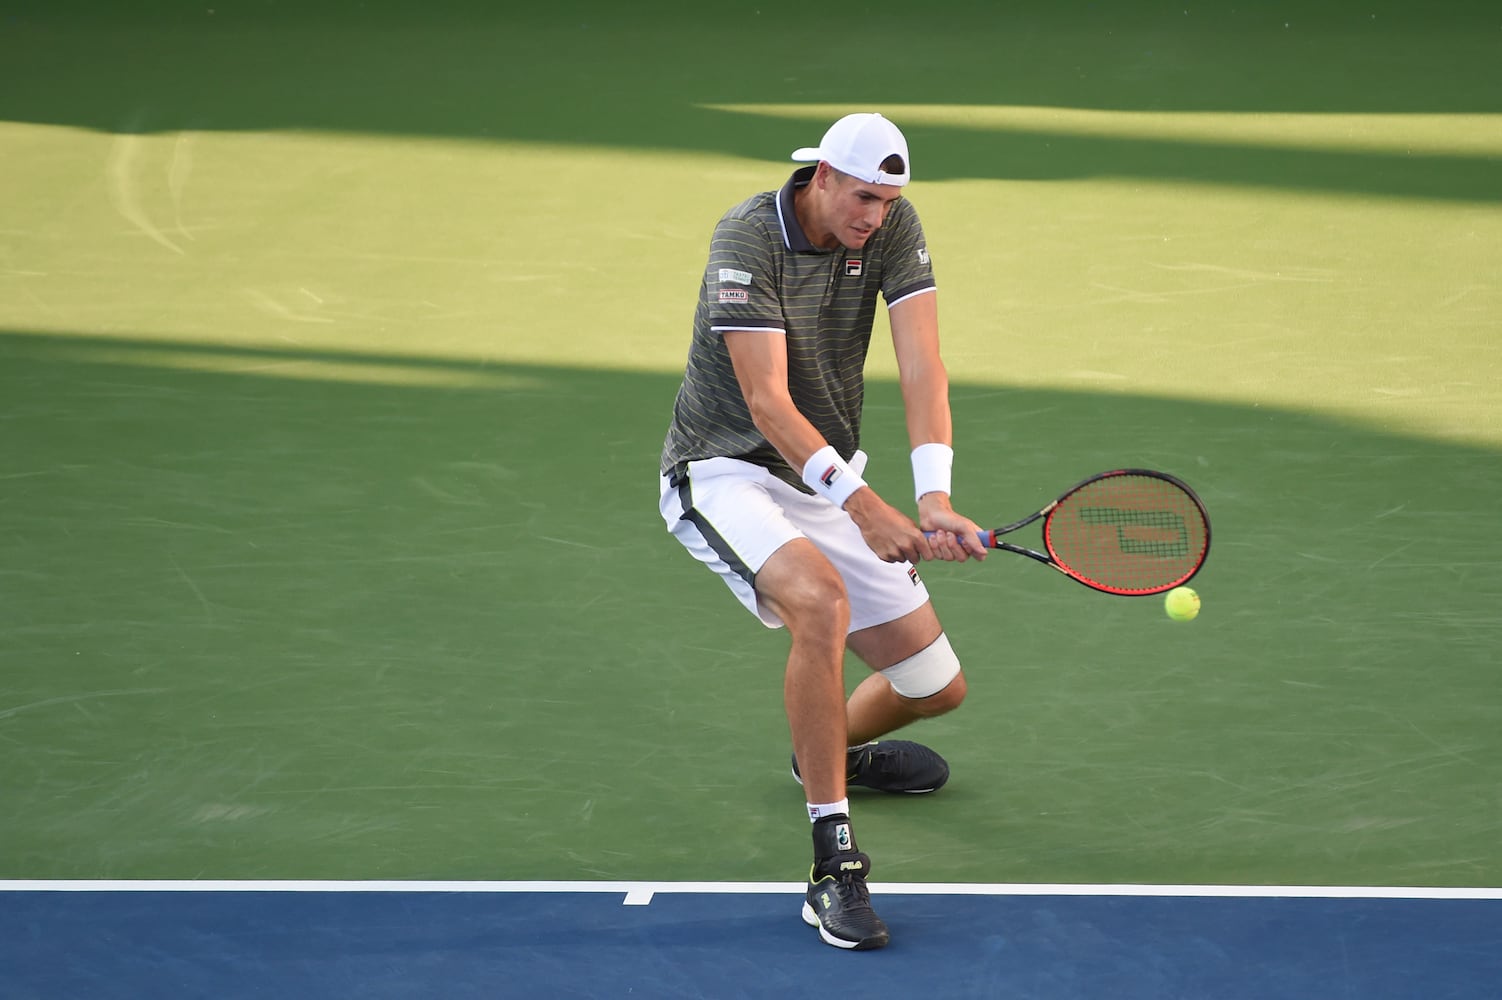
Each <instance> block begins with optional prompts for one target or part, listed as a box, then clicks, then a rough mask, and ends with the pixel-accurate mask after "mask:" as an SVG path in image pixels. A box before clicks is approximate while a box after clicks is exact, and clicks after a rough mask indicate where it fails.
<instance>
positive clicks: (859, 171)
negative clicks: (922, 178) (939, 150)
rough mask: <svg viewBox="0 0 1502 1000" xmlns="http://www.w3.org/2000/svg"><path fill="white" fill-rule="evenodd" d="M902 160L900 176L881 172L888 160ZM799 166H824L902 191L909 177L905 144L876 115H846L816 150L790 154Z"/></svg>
mask: <svg viewBox="0 0 1502 1000" xmlns="http://www.w3.org/2000/svg"><path fill="white" fill-rule="evenodd" d="M893 154H896V155H897V156H900V157H902V172H901V173H895V174H894V173H887V172H886V171H884V170H882V169H881V165H882V163H884V162H885V161H886V159H887V157H889V156H892V155H893ZM793 159H795V160H797V161H799V162H800V163H813V162H816V161H819V160H823V161H825V162H827V163H828V164H829V165H830V166H831V167H834V168H835V169H836V170H838V171H840V172H841V173H846V174H849V175H850V176H851V177H854V178H855V179H856V180H858V181H864V182H865V183H867V184H892V185H895V186H897V187H902V186H903V185H905V184H907V182H908V180H909V179H910V178H911V176H912V164H911V161H910V160H909V159H908V155H907V140H906V139H904V138H903V137H902V132H901V131H899V130H898V128H897V126H896V125H893V124H892V123H891V122H889V121H887V120H886V119H885V118H883V117H882V116H881V115H878V114H875V113H869V112H868V113H863V114H855V115H846V116H845V117H844V118H841V119H840V120H839V121H837V122H835V123H834V124H833V125H831V126H829V131H828V132H825V133H824V138H823V139H822V140H820V142H819V144H818V145H817V146H804V147H803V148H802V149H795V150H793Z"/></svg>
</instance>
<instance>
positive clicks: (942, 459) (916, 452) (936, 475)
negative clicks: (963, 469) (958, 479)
mask: <svg viewBox="0 0 1502 1000" xmlns="http://www.w3.org/2000/svg"><path fill="white" fill-rule="evenodd" d="M953 471H954V449H953V448H951V447H949V445H947V444H939V443H938V442H937V441H932V442H930V443H928V444H920V445H919V446H918V447H916V448H914V449H913V491H914V492H915V493H916V494H917V497H918V499H919V500H922V499H923V495H924V494H925V493H950V492H952V491H951V489H950V487H951V486H952V485H953Z"/></svg>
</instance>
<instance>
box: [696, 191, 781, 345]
mask: <svg viewBox="0 0 1502 1000" xmlns="http://www.w3.org/2000/svg"><path fill="white" fill-rule="evenodd" d="M703 296H704V306H705V309H706V312H707V315H708V316H709V327H710V329H711V330H716V331H718V330H768V331H779V330H783V329H784V322H783V318H782V296H781V294H780V292H779V290H778V274H777V260H776V256H775V255H774V253H773V244H772V234H770V233H768V232H767V231H766V230H765V228H764V227H763V226H762V225H760V224H758V223H757V222H756V221H754V220H751V219H745V218H740V217H738V216H735V215H727V216H726V217H725V218H723V219H721V220H720V223H719V225H717V226H715V231H714V238H713V239H712V240H711V241H710V245H709V263H708V265H707V266H706V268H705V272H704V291H703Z"/></svg>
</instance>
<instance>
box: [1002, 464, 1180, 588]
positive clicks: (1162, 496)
mask: <svg viewBox="0 0 1502 1000" xmlns="http://www.w3.org/2000/svg"><path fill="white" fill-rule="evenodd" d="M1039 518H1042V519H1043V547H1044V549H1045V551H1044V552H1037V551H1034V550H1033V549H1029V548H1026V547H1025V546H1022V545H1014V544H1012V543H1010V542H1006V541H1003V540H1002V538H1001V536H1002V535H1006V534H1009V533H1011V532H1013V531H1016V530H1017V529H1018V528H1023V527H1026V526H1027V525H1029V524H1032V523H1033V522H1034V521H1036V520H1038V519H1039ZM980 543H981V544H982V545H984V546H985V547H986V548H988V549H1001V550H1003V551H1006V552H1015V553H1017V554H1018V555H1023V556H1027V557H1028V558H1029V559H1036V560H1037V561H1038V562H1041V563H1046V564H1047V565H1049V566H1052V567H1053V568H1054V569H1056V570H1058V571H1059V572H1061V573H1063V574H1064V575H1065V576H1068V577H1071V578H1072V579H1075V580H1078V581H1079V582H1080V583H1083V584H1084V585H1085V586H1087V587H1093V588H1095V589H1096V590H1101V591H1104V592H1106V593H1107V594H1121V595H1126V596H1138V595H1143V594H1161V593H1163V592H1164V591H1167V590H1172V589H1173V588H1175V587H1177V586H1180V585H1181V584H1183V583H1185V582H1187V581H1188V580H1189V578H1190V577H1192V576H1194V574H1196V573H1198V572H1199V569H1200V567H1201V566H1203V565H1204V564H1205V556H1207V555H1209V553H1210V518H1209V516H1208V515H1206V514H1205V507H1204V504H1202V503H1200V499H1199V497H1197V496H1195V495H1194V491H1193V490H1191V489H1190V488H1189V487H1188V486H1187V485H1186V484H1184V483H1183V482H1182V481H1180V480H1179V479H1176V478H1175V477H1173V476H1170V475H1168V474H1167V473H1166V472H1152V471H1150V470H1147V469H1117V470H1115V471H1113V472H1102V473H1100V474H1099V475H1095V476H1091V477H1090V478H1089V479H1087V480H1085V481H1084V482H1082V483H1080V484H1078V485H1077V486H1074V487H1071V488H1070V489H1069V490H1067V491H1066V492H1065V493H1064V495H1063V496H1061V497H1059V499H1057V500H1055V501H1054V502H1053V503H1051V504H1049V505H1048V506H1047V507H1044V508H1043V509H1042V510H1040V511H1038V513H1036V514H1033V515H1030V516H1028V517H1025V518H1023V519H1022V520H1020V521H1015V522H1013V523H1012V524H1008V525H1006V526H1005V527H1001V528H995V529H993V530H991V531H983V532H981V535H980Z"/></svg>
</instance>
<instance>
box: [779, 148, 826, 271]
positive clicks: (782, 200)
mask: <svg viewBox="0 0 1502 1000" xmlns="http://www.w3.org/2000/svg"><path fill="white" fill-rule="evenodd" d="M818 168H819V165H818V164H817V163H816V164H814V165H813V166H811V167H799V168H798V169H797V170H794V171H793V176H791V177H789V178H788V181H787V183H786V184H784V185H783V186H782V190H781V191H778V192H777V221H778V222H780V223H782V242H783V243H785V244H787V248H788V249H789V250H800V251H804V252H815V253H817V252H820V251H819V248H818V247H816V246H814V245H813V244H812V243H810V242H809V241H808V236H806V235H805V234H804V232H803V227H802V226H800V225H799V224H798V213H797V212H796V211H794V209H793V195H794V193H795V192H796V191H797V190H798V189H799V188H801V187H807V186H808V182H809V181H811V180H813V178H814V171H815V170H817V169H818Z"/></svg>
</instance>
